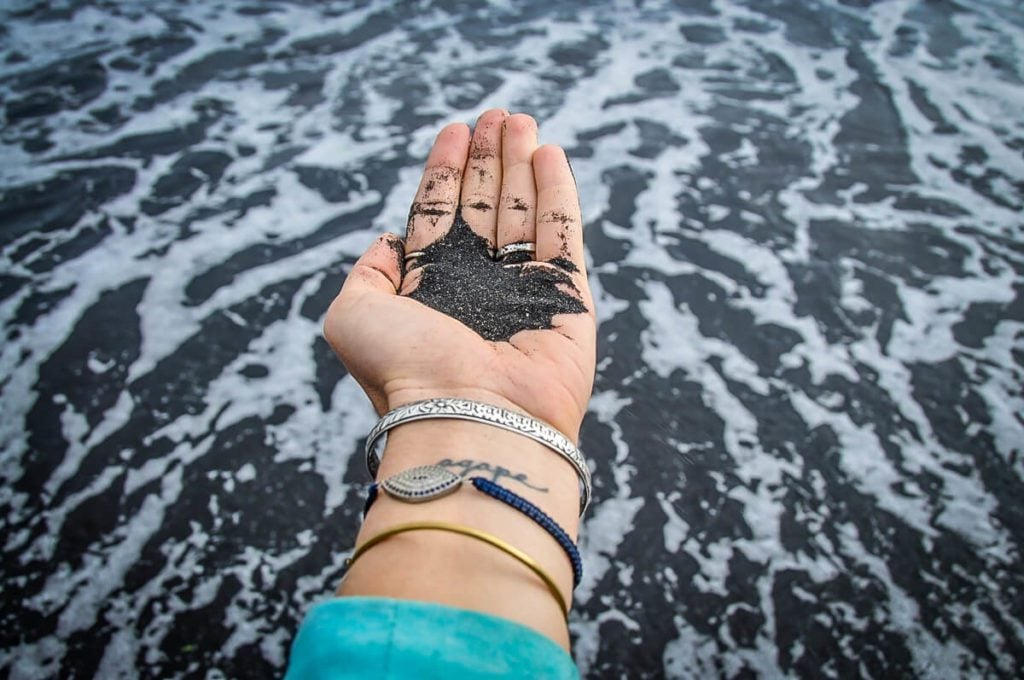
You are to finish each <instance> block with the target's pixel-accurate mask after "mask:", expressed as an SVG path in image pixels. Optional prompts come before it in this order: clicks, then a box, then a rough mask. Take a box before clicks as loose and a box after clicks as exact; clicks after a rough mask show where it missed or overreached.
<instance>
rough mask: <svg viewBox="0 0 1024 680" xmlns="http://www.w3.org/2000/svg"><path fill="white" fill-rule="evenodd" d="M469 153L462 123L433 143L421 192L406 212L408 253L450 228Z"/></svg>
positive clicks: (467, 136) (466, 131) (448, 129)
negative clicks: (407, 217)
mask: <svg viewBox="0 0 1024 680" xmlns="http://www.w3.org/2000/svg"><path fill="white" fill-rule="evenodd" d="M468 153H469V127H468V126H467V125H464V124H462V123H453V124H452V125H448V126H446V127H445V128H444V129H443V130H441V132H440V133H439V134H438V135H437V139H436V140H434V146H433V148H431V150H430V155H429V156H427V165H426V167H425V168H424V170H423V179H421V180H420V188H419V190H418V191H417V192H416V198H415V199H414V200H413V202H412V208H410V209H409V221H408V223H407V225H406V234H405V247H406V250H408V251H409V252H412V251H416V250H422V249H423V248H426V247H427V246H428V245H430V244H431V243H433V242H434V241H436V240H437V239H439V238H441V237H442V236H444V235H445V234H446V233H447V232H448V229H449V228H450V227H451V226H452V221H453V220H454V217H455V207H456V205H457V204H458V201H459V190H460V189H461V187H462V169H463V168H464V167H466V155H467V154H468Z"/></svg>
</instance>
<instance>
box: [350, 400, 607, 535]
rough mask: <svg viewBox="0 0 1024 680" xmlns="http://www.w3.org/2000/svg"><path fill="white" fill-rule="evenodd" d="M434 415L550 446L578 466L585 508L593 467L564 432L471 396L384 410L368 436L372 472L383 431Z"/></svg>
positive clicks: (379, 453)
mask: <svg viewBox="0 0 1024 680" xmlns="http://www.w3.org/2000/svg"><path fill="white" fill-rule="evenodd" d="M431 418H453V419H456V420H470V421H473V422H477V423H484V424H486V425H493V426H495V427H500V428H501V429H503V430H508V431H509V432H515V433H516V434H520V435H522V436H524V437H527V438H529V439H532V440H534V441H535V442H537V443H539V444H543V445H544V446H546V447H548V448H549V449H551V450H552V451H554V452H555V453H557V454H558V455H560V456H561V457H562V458H565V460H566V461H568V462H569V464H570V465H572V466H573V468H575V470H576V475H577V477H579V482H580V516H581V517H582V516H583V513H584V512H586V510H587V506H588V505H590V496H591V494H592V490H591V482H590V469H589V468H588V467H587V461H586V459H584V458H583V453H582V452H581V451H580V450H579V447H577V446H576V445H575V444H573V443H572V442H571V441H570V440H569V439H568V437H566V436H565V435H563V434H562V433H561V432H559V431H558V430H556V429H554V428H553V427H551V426H549V425H545V424H544V423H542V422H541V421H539V420H537V419H536V418H531V417H530V416H527V415H523V414H521V413H516V412H514V411H509V410H507V409H503V408H500V407H498V406H493V405H491V404H485V403H483V402H479V401H470V400H469V399H425V400H423V401H414V402H412V403H410V404H405V405H404V406H399V407H398V408H396V409H393V410H391V411H388V412H387V413H385V414H384V417H383V418H381V419H380V420H379V421H377V424H376V425H374V427H373V429H372V430H370V434H369V435H368V436H367V438H366V469H367V470H369V471H370V476H371V477H373V478H374V479H376V478H377V471H378V470H379V469H380V459H381V456H382V455H383V452H384V443H385V440H384V438H383V435H384V434H385V433H387V431H388V430H390V429H391V428H393V427H397V426H399V425H402V424H404V423H411V422H415V421H417V420H428V419H431Z"/></svg>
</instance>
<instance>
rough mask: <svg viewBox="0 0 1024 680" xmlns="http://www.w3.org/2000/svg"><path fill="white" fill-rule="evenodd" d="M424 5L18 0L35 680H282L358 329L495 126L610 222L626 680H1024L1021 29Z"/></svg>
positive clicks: (16, 135) (320, 533) (339, 465)
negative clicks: (337, 322)
mask: <svg viewBox="0 0 1024 680" xmlns="http://www.w3.org/2000/svg"><path fill="white" fill-rule="evenodd" d="M417 7H418V9H417V11H416V12H415V13H411V12H409V11H404V10H403V11H399V10H394V9H392V8H391V5H390V4H388V3H364V2H337V3H315V4H309V3H297V2H289V1H286V0H280V1H276V2H272V3H252V2H242V1H237V2H236V1H234V0H230V1H228V2H222V3H218V4H216V5H214V4H211V3H205V2H162V1H158V2H151V3H145V8H144V9H143V8H140V7H139V6H136V5H134V4H132V3H106V4H100V3H85V2H77V1H73V2H62V3H61V2H54V3H40V4H34V5H33V4H29V3H8V4H5V5H4V7H3V9H0V17H2V19H3V22H2V26H3V30H2V31H0V110H2V113H3V116H4V124H3V128H2V131H0V195H2V197H3V198H2V201H0V249H2V250H0V325H2V326H0V331H2V333H3V344H2V349H0V527H2V532H0V536H2V540H0V550H2V555H0V565H2V566H0V675H3V676H10V677H12V678H47V677H54V676H57V677H65V676H75V677H102V678H115V677H142V678H149V677H154V678H155V677H160V678H179V677H181V678H184V677H205V678H223V677H249V678H272V677H279V676H280V674H281V670H282V668H283V667H284V664H285V662H286V659H287V652H288V645H289V644H290V641H291V639H292V636H293V635H294V632H295V630H296V628H297V626H298V622H299V621H300V620H301V618H302V616H303V614H304V612H305V611H306V610H307V609H308V608H309V606H311V604H312V603H314V602H315V601H317V600H318V599H319V598H324V597H327V596H329V594H330V593H331V592H332V590H333V588H334V586H335V584H336V582H337V580H338V578H339V576H340V574H341V573H342V571H343V563H344V559H345V556H346V554H347V552H346V551H347V550H348V548H349V547H350V543H351V540H352V537H353V536H354V535H355V531H356V527H357V526H358V524H359V521H360V516H361V511H362V507H363V503H364V498H365V491H366V484H367V481H368V480H367V478H366V472H365V469H364V466H363V462H362V459H361V456H360V451H361V446H362V443H363V438H364V437H365V436H366V433H367V432H368V431H369V430H370V428H371V427H372V425H373V423H374V420H375V419H374V414H373V412H372V410H371V408H370V405H369V403H368V402H367V400H366V399H365V397H364V396H363V394H362V392H361V390H360V389H359V387H358V385H356V384H355V382H354V381H353V380H352V379H351V378H350V377H349V376H347V375H346V374H345V372H344V369H343V368H342V367H341V366H340V365H339V363H338V362H337V360H336V359H335V358H334V356H333V354H332V353H331V352H330V350H329V348H328V347H327V345H326V343H325V342H324V341H323V340H322V339H321V337H320V330H321V320H322V316H323V314H324V312H325V310H326V309H327V307H328V305H329V303H330V301H331V299H332V297H333V296H334V295H335V293H336V292H337V290H338V288H339V286H340V284H341V282H342V280H343V278H344V276H345V274H346V272H347V271H348V269H349V268H350V267H351V265H352V263H353V262H354V260H355V258H356V257H357V256H358V255H359V253H361V252H362V251H363V249H364V248H365V247H366V246H367V245H368V244H369V243H370V242H371V241H372V240H373V238H375V237H376V236H377V235H378V234H380V233H381V232H384V231H400V230H401V228H402V225H404V224H405V222H406V217H407V214H408V210H409V204H410V201H411V200H412V198H413V196H414V194H415V191H416V187H417V183H418V181H419V178H420V172H421V165H422V162H423V159H424V157H425V155H426V153H427V150H428V149H429V146H430V143H431V141H432V138H433V135H434V134H435V133H436V131H437V130H438V129H439V128H440V126H441V125H442V124H444V123H446V122H449V121H452V120H463V121H467V122H469V121H471V120H472V119H473V118H474V117H475V115H476V114H477V113H479V112H480V111H482V110H484V109H486V108H488V107H494V106H501V107H506V108H509V109H512V110H517V111H525V112H528V113H530V114H532V115H533V116H535V117H536V118H537V120H538V121H539V122H540V124H541V131H542V137H543V139H542V141H545V142H553V143H557V144H560V145H563V146H565V147H566V149H567V151H568V153H569V156H570V157H571V159H572V162H573V169H574V172H575V176H576V178H577V180H578V182H579V185H580V192H581V196H582V198H583V201H582V207H583V215H584V219H585V222H586V242H587V251H588V264H589V270H590V275H591V285H592V288H593V292H594V296H595V302H596V306H597V312H598V320H599V323H600V326H599V348H598V351H599V354H598V373H597V381H596V388H595V394H594V399H593V400H592V402H591V405H590V411H589V413H588V417H587V420H586V421H585V423H584V427H583V431H582V435H581V436H582V440H581V444H582V448H583V450H584V452H585V453H586V455H587V456H588V459H589V460H590V461H591V465H592V469H593V473H594V492H595V499H594V503H593V505H592V506H591V510H590V511H589V513H588V515H587V517H586V518H585V521H584V524H583V526H582V538H581V544H580V549H581V552H582V554H583V561H584V577H583V581H582V583H581V585H580V587H579V588H578V589H577V591H576V597H575V609H574V611H573V614H572V618H571V620H570V627H571V632H572V636H573V645H574V655H575V659H576V662H577V664H578V666H579V668H580V671H581V673H582V674H583V676H584V677H587V678H619V677H631V678H641V677H650V678H657V677H701V678H705V677H725V678H743V677H755V676H762V677H796V678H821V677H826V678H848V677H871V678H889V677H925V678H939V677H941V678H948V677H994V678H1001V677H1005V678H1010V677H1014V676H1015V675H1017V674H1018V673H1019V669H1020V668H1021V667H1022V666H1024V609H1022V604H1021V603H1022V602H1024V592H1022V591H1024V571H1022V570H1021V568H1020V564H1021V548H1022V545H1024V501H1022V500H1021V499H1024V416H1022V414H1024V397H1022V393H1021V392H1022V388H1021V385H1022V384H1024V368H1022V366H1024V341H1022V334H1024V245H1022V244H1024V232H1022V230H1024V220H1022V218H1021V214H1022V210H1024V156H1022V154H1024V119H1022V117H1021V111H1024V63H1022V56H1021V55H1024V14H1022V11H1021V9H1020V7H1019V6H1018V5H1017V4H1015V3H1011V2H1002V1H997V0H986V1H984V2H976V3H970V4H967V3H963V4H960V3H955V2H950V1H948V0H942V1H938V2H931V1H925V0H908V1H907V2H886V3H873V4H870V5H867V4H864V3H854V2H850V1H846V0H844V1H840V2H834V3H824V2H809V3H796V2H793V3H784V2H780V3H762V2H757V3H753V2H740V1H732V0H722V1H719V2H710V1H697V0H695V1H694V2H684V3H670V2H644V3H639V4H638V5H637V6H633V5H629V6H628V7H627V5H623V4H614V3H587V4H582V3H567V2H559V1H555V2H552V1H550V0H548V1H545V2H532V1H527V2H516V3H508V4H506V5H502V6H495V7H485V6H479V7H477V6H473V7H471V8H468V7H467V8H461V9H453V5H452V4H451V3H440V2H438V3H431V2H427V3H422V4H420V5H418V6H417ZM465 236H467V234H465V233H463V232H459V231H456V232H453V234H452V235H451V238H453V239H455V238H462V237H465ZM431 257H432V258H434V265H435V267H434V272H435V274H438V275H440V274H443V272H444V271H445V270H444V266H443V263H444V261H445V256H444V254H443V252H442V251H441V250H440V247H439V249H438V251H437V252H435V253H433V254H432V255H431ZM478 264H479V265H480V272H481V275H482V274H483V273H485V272H486V271H491V270H493V272H494V273H495V274H498V275H502V276H506V277H507V283H508V285H510V286H513V287H514V288H515V289H516V290H517V291H518V293H517V294H520V293H521V294H523V295H534V294H538V292H539V293H541V294H543V295H546V296H547V297H545V300H546V302H545V305H546V307H545V310H546V311H545V317H544V318H542V319H538V320H531V322H530V323H537V324H540V326H537V327H542V326H543V324H548V323H550V322H551V321H550V316H548V315H547V313H548V312H550V314H551V315H554V314H556V313H558V312H560V311H565V310H567V309H572V305H573V298H572V296H571V295H568V292H567V289H566V288H565V287H564V285H563V284H559V283H558V282H557V281H555V282H554V284H553V287H552V280H553V279H552V280H547V281H545V280H544V277H554V279H557V278H558V276H559V274H558V268H557V267H555V268H552V269H549V270H547V271H546V272H544V273H537V272H533V273H530V272H529V271H525V272H524V270H523V269H522V267H521V266H519V267H513V268H509V269H505V268H501V267H497V268H495V267H496V265H494V263H488V262H486V261H485V260H484V259H480V260H479V262H478ZM563 264H564V263H563ZM438 265H441V266H438ZM563 269H564V267H563ZM429 272H430V269H429V268H428V270H426V271H425V272H424V274H425V278H424V279H423V283H424V287H423V288H422V290H421V292H420V295H421V296H422V298H423V299H424V300H433V302H434V303H435V304H437V305H443V304H452V305H454V306H452V307H451V308H450V309H449V311H451V313H453V314H455V315H457V316H458V315H459V314H463V318H464V319H465V320H466V321H467V323H469V324H470V325H473V324H478V330H479V331H480V332H481V333H484V334H485V335H490V336H492V337H494V338H495V339H501V338H504V337H507V336H508V335H509V334H510V333H514V332H515V331H516V330H517V329H518V328H520V327H521V326H522V324H523V323H524V320H523V319H519V320H518V321H517V322H516V323H518V324H519V325H516V324H511V325H510V324H509V323H508V322H509V319H510V318H512V317H510V316H508V315H505V314H503V310H502V309H501V308H500V307H497V306H488V305H481V304H479V299H478V298H474V297H473V296H472V295H471V294H468V293H467V297H465V298H458V297H456V298H450V297H447V296H445V295H444V286H446V285H447V283H446V282H445V277H444V276H438V277H436V278H431V276H432V275H429V274H428V273H429ZM538 286H539V288H538ZM552 290H554V291H558V293H552ZM512 301H513V302H514V298H513V299H512ZM460 309H461V310H462V311H460ZM470 312H472V313H470ZM473 314H477V315H478V316H473ZM452 455H455V453H454V452H453V454H452Z"/></svg>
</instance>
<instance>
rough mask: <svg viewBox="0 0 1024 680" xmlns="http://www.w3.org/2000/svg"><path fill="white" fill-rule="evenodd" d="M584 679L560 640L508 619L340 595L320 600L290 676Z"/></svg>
mask: <svg viewBox="0 0 1024 680" xmlns="http://www.w3.org/2000/svg"><path fill="white" fill-rule="evenodd" d="M340 678H382V679H394V678H445V679H446V680H447V679H448V678H557V679H559V680H561V679H565V680H569V679H578V678H579V673H578V672H577V670H576V666H575V664H574V663H573V660H572V657H571V656H569V655H568V654H567V653H566V652H565V650H563V649H562V648H561V647H560V646H558V645H557V644H556V643H555V642H554V641H552V640H550V639H549V638H547V637H546V636H544V635H542V634H541V633H538V632H537V631H534V630H532V629H530V628H527V627H526V626H523V625H521V624H518V623H515V622H514V621H509V620H507V619H502V618H498V617H496V616H490V615H488V614H482V613H480V612H475V611H469V610H466V609H456V608H454V607H446V606H444V605H439V604H432V603H429V602H412V601H408V600H394V599H390V598H379V597H342V598H335V599H333V600H329V601H327V602H323V603H321V604H318V605H316V606H315V607H313V609H312V610H310V612H309V614H307V615H306V618H305V620H304V621H303V622H302V626H301V627H300V628H299V632H298V635H297V636H296V637H295V641H294V642H293V643H292V650H291V658H290V659H289V663H288V671H287V674H286V675H285V680H314V679H315V680H338V679H340Z"/></svg>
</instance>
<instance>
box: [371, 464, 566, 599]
mask: <svg viewBox="0 0 1024 680" xmlns="http://www.w3.org/2000/svg"><path fill="white" fill-rule="evenodd" d="M469 481H470V483H471V484H472V485H473V486H474V487H475V488H476V489H477V490H478V491H482V492H483V493H485V494H487V495H488V496H490V497H491V498H496V499H497V500H499V501H501V502H502V503H504V504H505V505H508V506H510V507H512V508H515V509H516V510H518V511H519V512H521V513H523V514H524V515H526V516H527V517H529V518H530V519H532V520H533V521H534V522H536V523H537V524H539V525H540V526H541V528H542V529H544V531H546V532H548V533H549V534H551V536H552V538H554V539H555V541H557V542H558V545H560V546H562V550H564V551H565V554H566V555H567V556H568V557H569V562H571V563H572V587H573V589H574V590H575V589H576V586H578V585H579V584H580V579H582V578H583V560H581V559H580V551H579V550H578V549H577V548H576V544H575V543H573V542H572V539H571V538H569V534H567V533H565V529H563V528H562V527H560V526H559V525H558V522H556V521H555V520H553V519H551V517H549V516H548V514H547V513H546V512H544V511H543V510H541V509H540V508H538V507H537V506H536V505H534V504H533V503H531V502H530V501H528V500H526V499H525V498H523V497H522V496H520V495H519V494H517V493H515V492H513V491H510V490H508V489H506V488H505V487H503V486H501V485H500V484H496V483H494V482H492V481H491V480H489V479H487V478H485V477H470V479H469ZM379 489H380V484H377V483H374V484H371V485H370V489H369V491H368V493H367V495H366V505H365V506H364V507H363V516H364V517H365V516H366V513H367V512H369V511H370V506H372V505H373V502H374V501H375V500H377V496H378V490H379Z"/></svg>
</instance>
